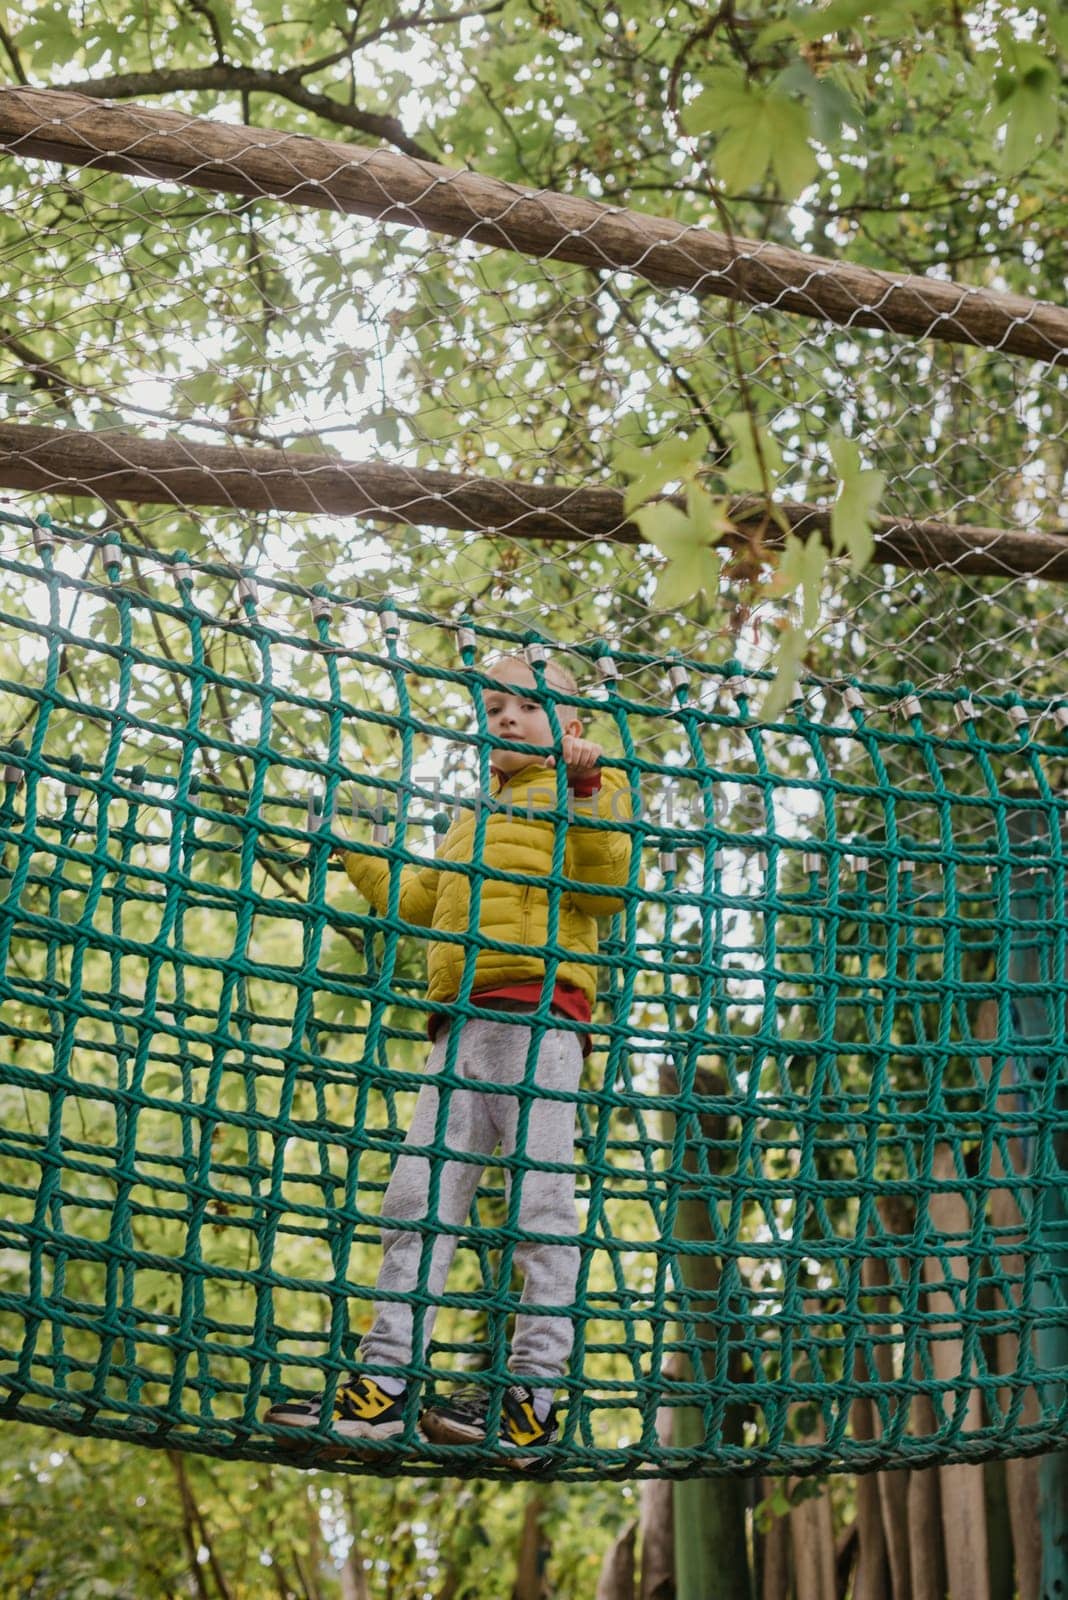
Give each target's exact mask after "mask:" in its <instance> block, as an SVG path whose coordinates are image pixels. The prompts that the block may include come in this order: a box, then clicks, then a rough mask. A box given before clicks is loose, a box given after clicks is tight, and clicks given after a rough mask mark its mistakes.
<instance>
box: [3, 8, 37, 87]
mask: <svg viewBox="0 0 1068 1600" xmlns="http://www.w3.org/2000/svg"><path fill="white" fill-rule="evenodd" d="M0 44H2V45H3V47H4V50H5V52H6V54H7V58H8V60H9V61H10V62H11V70H12V72H13V73H14V74H15V77H16V78H17V79H18V81H19V82H20V83H24V84H26V85H27V87H28V86H29V82H30V80H29V78H27V76H26V72H25V68H24V67H23V65H22V61H21V59H20V57H19V53H18V51H17V50H16V48H15V41H14V39H12V37H11V35H10V34H9V33H8V31H7V29H6V28H5V27H4V24H3V21H2V20H0Z"/></svg>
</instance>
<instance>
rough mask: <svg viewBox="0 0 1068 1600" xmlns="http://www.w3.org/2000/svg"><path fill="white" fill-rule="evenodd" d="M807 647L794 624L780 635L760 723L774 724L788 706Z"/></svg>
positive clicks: (806, 641)
mask: <svg viewBox="0 0 1068 1600" xmlns="http://www.w3.org/2000/svg"><path fill="white" fill-rule="evenodd" d="M807 646H808V640H807V639H806V637H805V635H804V634H803V633H802V631H801V629H800V628H799V627H797V625H796V624H795V623H791V624H790V626H789V627H787V628H786V629H785V630H784V632H783V633H782V634H781V636H780V638H779V644H778V648H777V649H776V651H775V676H774V678H773V679H772V680H771V685H770V687H769V689H768V692H767V694H766V695H765V696H764V703H763V705H762V706H761V708H760V716H761V720H762V721H765V722H774V720H775V719H776V717H779V716H781V715H782V713H783V712H784V711H785V710H786V707H787V706H788V705H789V704H790V701H791V700H792V698H793V694H794V689H795V687H796V685H797V675H798V672H799V670H800V667H801V662H802V660H803V659H804V654H805V650H806V648H807Z"/></svg>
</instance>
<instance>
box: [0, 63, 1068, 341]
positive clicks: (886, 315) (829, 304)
mask: <svg viewBox="0 0 1068 1600" xmlns="http://www.w3.org/2000/svg"><path fill="white" fill-rule="evenodd" d="M0 148H6V149H8V150H10V151H11V152H12V153H13V154H16V155H20V156H37V157H43V158H45V159H47V160H50V161H59V162H64V163H67V164H70V165H74V166H83V167H84V166H88V167H103V168H105V169H106V170H108V171H111V172H122V173H127V174H130V175H132V176H135V177H150V178H164V179H167V180H168V181H170V182H173V183H182V184H188V185H191V186H193V187H194V188H199V189H211V190H222V191H225V192H226V193H229V194H243V195H252V196H256V197H272V198H274V199H278V200H284V201H285V202H286V203H287V204H290V205H300V206H312V207H315V208H317V209H319V210H325V211H340V212H345V213H347V214H349V215H354V216H362V217H371V218H373V219H374V220H375V221H376V222H397V223H403V224H405V225H407V226H409V227H418V228H424V229H427V230H428V231H429V232H431V233H441V234H446V235H449V236H450V237H452V238H457V239H475V240H478V241H479V242H480V243H482V244H489V245H496V246H498V247H499V248H501V249H506V250H515V251H518V252H520V253H521V254H524V255H528V256H533V257H535V258H537V259H549V258H552V259H554V260H559V261H571V262H577V263H579V264H580V265H582V266H585V267H590V268H592V269H594V270H596V271H626V272H631V273H634V274H636V275H637V276H639V277H642V278H646V279H647V280H648V281H649V282H650V283H654V284H657V285H659V286H660V287H663V288H669V289H684V290H687V291H688V292H690V293H693V294H699V295H721V296H725V297H726V298H727V299H730V300H738V301H741V302H742V303H743V304H747V305H755V306H762V307H764V308H766V309H769V310H775V311H792V312H797V313H799V314H800V315H802V316H811V317H820V318H825V319H826V320H827V321H829V322H833V323H837V324H838V325H839V326H841V327H863V328H884V329H888V330H890V331H892V332H894V333H900V334H905V335H908V336H910V337H914V338H931V339H940V340H945V341H949V342H950V343H954V344H971V345H980V346H983V347H985V348H987V349H997V350H1004V351H1007V352H1009V353H1011V354H1013V355H1022V356H1031V357H1034V358H1036V359H1037V360H1040V361H1048V362H1056V361H1062V360H1065V359H1068V309H1065V308H1063V307H1061V306H1055V305H1051V304H1049V303H1048V302H1046V301H1041V300H1029V299H1027V298H1026V297H1025V296H1023V295H1015V294H1002V293H998V292H996V291H994V290H991V289H981V288H973V287H971V286H967V285H964V284H956V283H948V282H946V281H945V280H943V279H939V278H927V277H919V276H913V275H908V274H901V273H892V272H877V271H875V270H874V269H873V268H870V267H863V266H858V265H855V264H851V263H849V262H844V261H833V260H829V259H827V258H826V257H823V256H815V255H808V254H806V253H805V252H804V251H802V250H792V249H788V248H786V247H785V246H783V245H777V244H770V243H766V242H764V241H761V240H753V239H738V238H734V237H731V236H728V235H727V234H724V233H715V232H713V231H711V230H710V229H707V228H698V227H688V226H686V225H684V224H682V223H678V222H672V221H669V220H668V219H666V218H662V217H650V216H646V215H644V214H643V213H641V212H637V211H627V210H625V209H623V208H622V207H619V206H610V205H604V204H602V203H601V202H599V201H596V200H588V199H585V198H583V197H581V196H576V195H565V194H557V193H555V192H552V191H547V190H536V189H527V188H524V187H522V186H521V185H519V184H512V183H502V182H500V181H499V180H498V179H495V178H485V177H482V176H480V174H478V173H477V172H466V171H458V170H454V169H452V168H450V167H443V166H438V165H436V164H434V163H433V162H429V161H418V160H415V159H414V158H413V157H411V156H406V155H403V154H401V153H399V152H397V151H393V150H388V149H385V148H381V147H379V148H374V149H365V148H361V147H359V146H354V145H350V144H341V143H338V142H336V141H334V140H330V139H314V138H311V137H309V136H307V135H303V134H294V133H285V132H282V131H280V130H279V129H275V128H249V127H246V126H244V125H241V126H237V125H234V124H230V123H223V122H213V121H211V120H210V119H208V118H206V117H193V116H189V115H187V114H186V113H184V112H180V111H167V110H161V109H159V108H158V107H155V106H142V105H117V104H114V103H112V102H110V101H102V100H95V99H90V98H89V97H87V96H85V95H81V94H73V93H70V92H69V91H66V90H62V89H34V88H29V87H25V86H23V85H19V84H14V85H8V86H6V87H3V88H0Z"/></svg>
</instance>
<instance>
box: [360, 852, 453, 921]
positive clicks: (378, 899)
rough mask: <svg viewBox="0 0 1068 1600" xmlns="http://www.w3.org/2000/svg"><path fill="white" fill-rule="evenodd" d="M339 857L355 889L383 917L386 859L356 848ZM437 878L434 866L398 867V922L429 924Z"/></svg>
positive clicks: (387, 890) (386, 871)
mask: <svg viewBox="0 0 1068 1600" xmlns="http://www.w3.org/2000/svg"><path fill="white" fill-rule="evenodd" d="M343 860H344V862H345V871H346V872H347V873H348V875H349V877H350V878H351V879H352V881H353V883H354V884H355V885H356V887H357V889H359V891H360V893H361V894H363V895H366V897H367V899H368V900H369V901H370V902H371V904H372V905H373V906H374V908H375V910H376V911H377V912H378V913H379V915H380V916H385V914H386V907H387V905H388V903H389V871H390V864H389V862H388V861H384V860H383V859H382V857H381V856H365V855H361V854H360V853H359V851H356V850H346V851H345V853H344V856H343ZM440 877H441V874H440V872H439V871H438V869H437V867H430V866H426V867H416V866H413V865H411V864H409V865H407V866H404V867H402V868H401V875H400V904H399V905H398V907H397V914H398V915H399V917H400V919H401V921H402V922H410V923H412V924H413V925H414V926H416V927H420V928H429V927H431V926H432V924H433V921H434V906H435V904H436V902H437V898H438V879H439V878H440Z"/></svg>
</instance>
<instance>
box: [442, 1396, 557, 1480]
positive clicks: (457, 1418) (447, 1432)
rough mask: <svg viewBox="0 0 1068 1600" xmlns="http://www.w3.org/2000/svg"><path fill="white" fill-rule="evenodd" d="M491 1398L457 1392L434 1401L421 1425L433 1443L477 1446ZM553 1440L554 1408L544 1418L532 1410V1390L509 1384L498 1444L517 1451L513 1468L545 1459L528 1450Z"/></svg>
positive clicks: (502, 1411)
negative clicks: (528, 1453) (446, 1397)
mask: <svg viewBox="0 0 1068 1600" xmlns="http://www.w3.org/2000/svg"><path fill="white" fill-rule="evenodd" d="M489 1404H490V1396H489V1391H488V1390H487V1389H482V1388H476V1387H472V1388H469V1389H457V1390H456V1392H455V1394H452V1395H450V1396H449V1397H448V1399H447V1400H437V1399H435V1400H434V1402H433V1403H432V1404H431V1405H430V1406H429V1407H428V1408H427V1410H426V1411H424V1412H423V1415H422V1417H421V1418H420V1425H421V1427H422V1430H423V1432H424V1433H425V1434H426V1436H427V1438H428V1439H432V1440H433V1442H434V1443H435V1444H478V1443H480V1442H481V1441H482V1440H483V1439H485V1437H486V1417H487V1414H488V1412H489ZM555 1438H556V1407H555V1406H550V1407H549V1410H548V1414H547V1415H546V1416H545V1417H539V1416H538V1414H537V1412H536V1410H535V1409H534V1391H533V1389H531V1388H530V1387H529V1386H528V1385H527V1384H525V1383H513V1384H509V1386H508V1388H507V1389H506V1390H505V1391H504V1394H503V1396H502V1398H501V1422H500V1432H499V1435H498V1443H499V1445H500V1448H501V1449H502V1450H507V1451H509V1452H511V1451H513V1450H514V1451H516V1452H517V1454H516V1457H515V1460H516V1465H517V1466H520V1467H526V1466H533V1465H535V1464H538V1463H540V1462H543V1461H544V1460H545V1456H544V1455H542V1454H541V1452H540V1451H538V1453H537V1454H532V1455H527V1454H526V1453H525V1452H526V1451H527V1450H530V1449H531V1448H534V1449H537V1447H538V1446H544V1445H547V1444H551V1443H552V1441H553V1440H554V1439H555Z"/></svg>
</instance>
